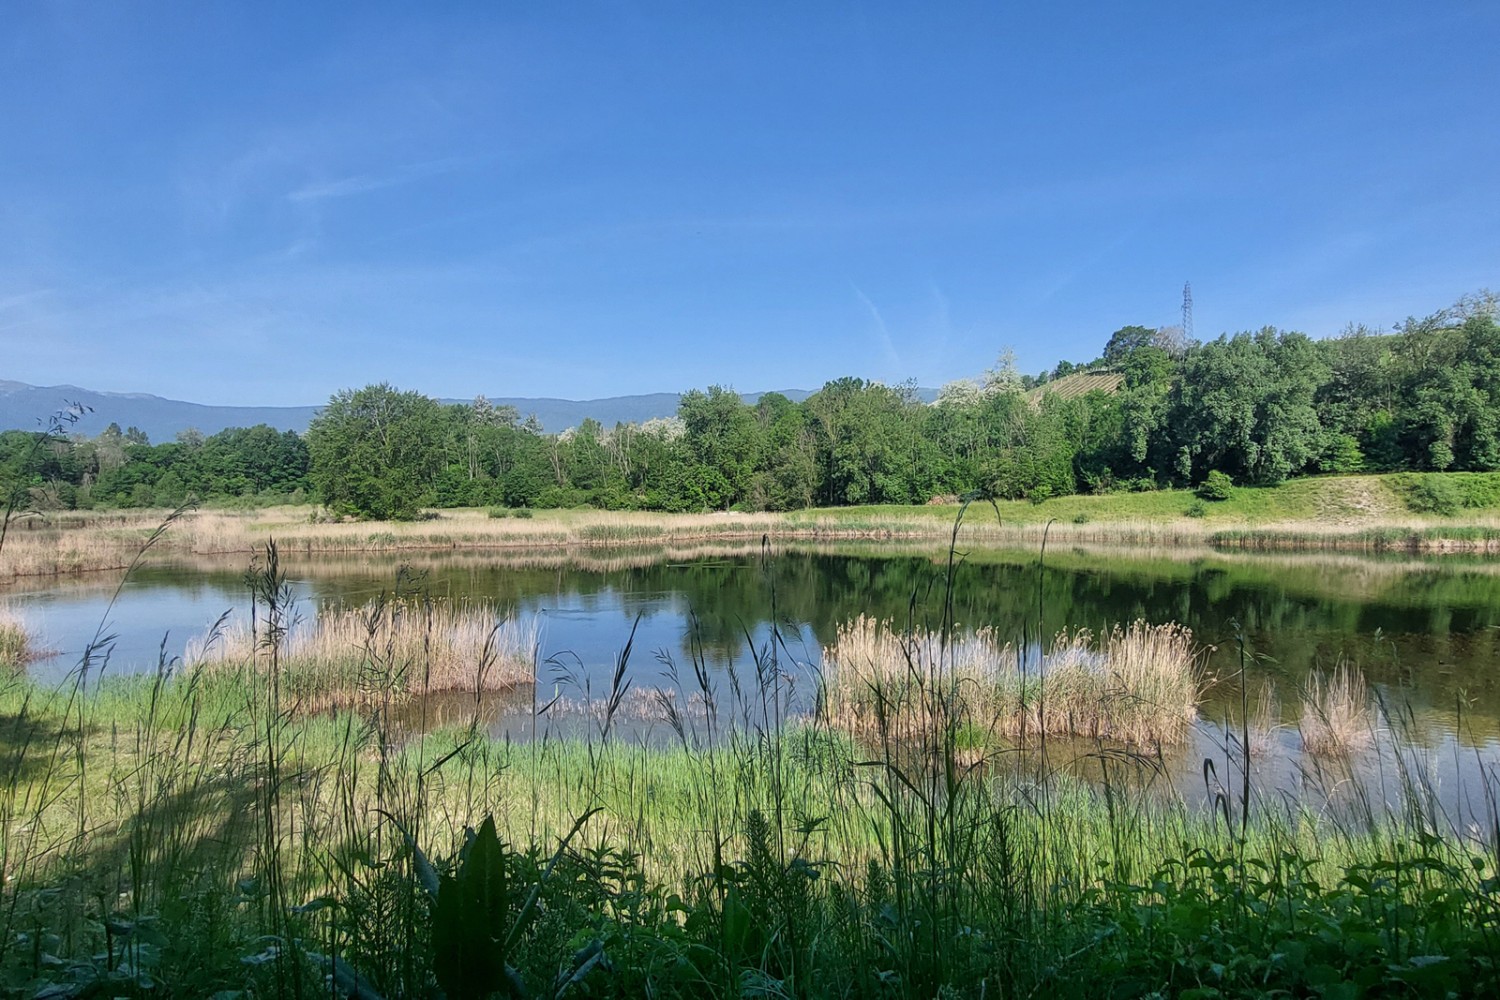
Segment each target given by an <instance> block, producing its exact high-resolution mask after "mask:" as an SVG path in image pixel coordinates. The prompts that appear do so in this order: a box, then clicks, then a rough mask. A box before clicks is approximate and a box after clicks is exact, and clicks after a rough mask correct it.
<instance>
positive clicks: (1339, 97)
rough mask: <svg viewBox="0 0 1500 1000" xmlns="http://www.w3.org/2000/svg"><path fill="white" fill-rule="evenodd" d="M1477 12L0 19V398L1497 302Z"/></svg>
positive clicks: (8, 10) (698, 361) (717, 364)
mask: <svg viewBox="0 0 1500 1000" xmlns="http://www.w3.org/2000/svg"><path fill="white" fill-rule="evenodd" d="M1497 39H1500V5H1497V4H1494V3H1474V4H1440V3H1435V4H1423V5H1416V4H1392V5H1383V4H1376V3H1354V4H1334V3H1316V4H1306V3H1296V4H1281V3H1266V4H1236V5H1223V4H1204V3H1196V4H1183V5H1167V4H1145V3H1109V4H1042V3H1026V4H1020V3H984V4H973V5H966V4H957V3H952V4H933V5H924V4H877V3H868V4H861V3H839V4H817V3H805V2H803V3H785V4H782V3H765V4H740V5H728V4H692V3H662V4H655V3H641V4H633V3H625V2H616V3H604V4H588V5H586V4H499V3H477V4H473V5H470V6H463V5H457V4H451V5H425V4H403V5H389V6H383V5H376V4H340V5H335V4H305V3H294V4H286V5H281V6H276V5H273V4H270V3H262V2H257V3H245V4H239V5H229V4H204V3H183V4H160V3H157V4H153V3H143V4H98V3H83V2H79V3H37V4H7V5H5V6H4V7H3V8H0V136H3V140H0V144H3V147H4V151H3V152H0V378H9V379H16V380H19V381H24V382H31V383H34V384H53V383H63V382H71V383H75V384H79V385H84V386H87V387H90V388H96V389H106V390H116V391H142V392H153V393H157V394H159V395H165V396H172V397H176V398H182V399H191V400H195V401H199V402H211V403H232V404H255V403H259V404H298V403H304V404H305V403H318V402H322V401H323V400H325V399H326V398H327V397H328V395H329V394H330V393H332V392H334V391H336V390H338V389H340V388H343V387H346V386H359V385H363V384H365V383H367V382H373V381H391V382H393V383H395V384H397V385H398V386H400V387H402V388H409V389H418V390H421V391H423V392H426V393H429V394H431V395H435V396H444V397H460V398H462V397H469V396H473V395H474V394H476V393H481V392H482V393H485V394H488V395H494V396H500V395H530V396H543V395H547V396H563V397H572V398H585V397H594V396H605V395H618V394H627V393H636V392H654V391H680V390H684V389H687V388H691V387H695V386H700V387H701V386H706V385H708V384H710V383H720V384H726V385H733V386H734V387H736V388H738V389H740V390H741V391H755V390H760V389H768V388H816V387H817V386H819V385H821V384H822V383H823V382H824V381H826V380H828V379H831V378H836V377H839V376H843V375H858V376H862V377H866V378H875V379H881V380H885V381H899V380H901V379H905V378H915V379H917V380H918V381H919V382H920V383H921V384H923V385H930V386H935V385H940V384H941V383H943V382H945V381H948V380H951V379H954V378H960V377H965V376H972V375H975V374H977V373H978V372H980V371H981V370H983V369H984V368H986V367H988V366H990V365H991V364H992V363H993V361H994V359H995V357H996V355H997V354H998V353H999V352H1000V350H1001V349H1002V347H1004V346H1006V345H1010V346H1012V347H1013V348H1014V350H1015V352H1016V355H1017V358H1018V361H1019V363H1020V365H1021V367H1022V369H1023V370H1027V371H1033V372H1034V371H1039V370H1041V369H1043V368H1045V367H1049V366H1050V365H1051V364H1052V363H1053V362H1055V361H1057V360H1059V359H1063V358H1066V359H1070V360H1074V361H1082V360H1087V359H1089V358H1092V357H1094V356H1096V355H1097V354H1098V353H1099V351H1100V349H1101V348H1102V345H1103V343H1104V341H1105V339H1107V337H1108V335H1109V333H1110V332H1111V331H1112V330H1114V329H1116V328H1117V327H1119V326H1122V325H1125V324H1128V323H1142V324H1146V325H1152V326H1155V325H1166V324H1171V323H1175V322H1177V320H1178V317H1179V310H1180V305H1181V290H1182V285H1183V282H1184V281H1185V280H1191V281H1192V284H1193V291H1194V298H1195V306H1196V309H1195V327H1196V332H1197V334H1198V335H1199V336H1200V337H1212V336H1215V335H1217V334H1218V333H1220V332H1225V331H1235V330H1240V329H1249V328H1258V327H1260V326H1263V325H1267V324H1270V325H1275V326H1279V327H1282V328H1286V329H1300V330H1304V331H1306V332H1308V333H1310V334H1313V335H1315V336H1324V335H1329V334H1333V333H1336V332H1337V331H1338V330H1339V329H1341V328H1342V327H1343V326H1344V325H1345V324H1347V323H1349V322H1361V323H1366V324H1369V325H1371V326H1376V327H1389V326H1390V325H1391V324H1392V323H1393V322H1395V321H1397V320H1400V319H1402V318H1404V317H1405V316H1407V315H1411V314H1425V313H1429V312H1432V311H1434V310H1436V309H1438V308H1441V307H1443V306H1445V305H1447V304H1449V303H1450V302H1452V301H1453V300H1454V299H1456V298H1457V297H1458V296H1460V295H1462V294H1464V293H1467V292H1473V291H1476V290H1478V289H1479V288H1481V287H1497V288H1500V127H1497V119H1496V114H1497V112H1496V108H1497V105H1500V44H1497V41H1496V40H1497Z"/></svg>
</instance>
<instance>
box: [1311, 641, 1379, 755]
mask: <svg viewBox="0 0 1500 1000" xmlns="http://www.w3.org/2000/svg"><path fill="white" fill-rule="evenodd" d="M1297 728H1298V729H1299V730H1300V731H1301V733H1302V747H1303V749H1304V750H1306V751H1307V752H1308V753H1311V754H1315V755H1318V756H1325V757H1327V756H1341V755H1345V754H1349V753H1353V752H1355V751H1358V750H1366V749H1369V748H1370V747H1371V746H1373V745H1374V743H1375V724H1374V713H1373V711H1372V709H1371V706H1370V691H1369V687H1368V686H1367V685H1366V684H1365V678H1364V675H1363V674H1361V673H1359V672H1357V671H1353V670H1350V669H1349V667H1348V666H1347V665H1346V664H1339V666H1338V667H1336V668H1335V669H1334V670H1333V672H1332V673H1330V674H1327V675H1322V674H1314V675H1313V676H1312V677H1310V678H1309V679H1308V682H1307V690H1306V692H1305V694H1304V695H1303V698H1302V719H1301V721H1300V722H1298V724H1297Z"/></svg>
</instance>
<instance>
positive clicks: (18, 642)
mask: <svg viewBox="0 0 1500 1000" xmlns="http://www.w3.org/2000/svg"><path fill="white" fill-rule="evenodd" d="M32 653H33V649H32V643H31V633H30V632H29V631H28V630H27V628H26V623H25V622H24V621H23V620H22V619H21V616H20V615H19V614H17V613H16V612H15V610H14V609H12V608H10V607H8V606H6V605H4V604H0V667H9V668H12V669H13V668H16V667H20V666H22V665H23V664H25V663H26V661H27V660H29V659H30V658H31V656H32Z"/></svg>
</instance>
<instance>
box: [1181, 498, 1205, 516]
mask: <svg viewBox="0 0 1500 1000" xmlns="http://www.w3.org/2000/svg"><path fill="white" fill-rule="evenodd" d="M1183 513H1184V514H1186V515H1187V516H1188V517H1207V516H1208V504H1206V503H1204V502H1203V501H1202V500H1194V501H1193V502H1192V503H1190V504H1188V506H1187V510H1185V511H1183Z"/></svg>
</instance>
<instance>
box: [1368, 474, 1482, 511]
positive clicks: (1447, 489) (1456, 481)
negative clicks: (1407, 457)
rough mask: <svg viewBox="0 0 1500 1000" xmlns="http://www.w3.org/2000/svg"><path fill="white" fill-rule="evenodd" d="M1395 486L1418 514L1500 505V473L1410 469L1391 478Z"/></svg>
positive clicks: (1398, 492)
mask: <svg viewBox="0 0 1500 1000" xmlns="http://www.w3.org/2000/svg"><path fill="white" fill-rule="evenodd" d="M1391 486H1392V487H1393V488H1394V489H1395V491H1396V493H1397V495H1398V496H1400V497H1401V500H1402V502H1404V503H1405V504H1406V507H1407V509H1408V510H1410V511H1412V512H1414V513H1417V514H1441V515H1443V516H1448V515H1451V514H1457V513H1458V512H1459V511H1460V510H1483V509H1485V508H1490V507H1500V473H1495V472H1425V473H1419V472H1407V473H1402V474H1401V475H1399V476H1393V477H1391Z"/></svg>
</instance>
